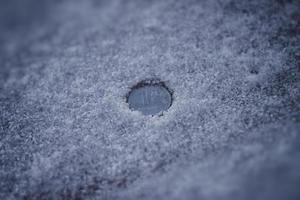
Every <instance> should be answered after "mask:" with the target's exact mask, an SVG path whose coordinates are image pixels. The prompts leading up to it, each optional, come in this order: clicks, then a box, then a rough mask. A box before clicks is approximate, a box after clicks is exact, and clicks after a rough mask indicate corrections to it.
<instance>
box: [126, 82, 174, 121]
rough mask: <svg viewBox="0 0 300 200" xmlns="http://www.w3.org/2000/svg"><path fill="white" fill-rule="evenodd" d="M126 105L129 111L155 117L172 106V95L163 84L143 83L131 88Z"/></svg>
mask: <svg viewBox="0 0 300 200" xmlns="http://www.w3.org/2000/svg"><path fill="white" fill-rule="evenodd" d="M127 103H128V104H129V108H130V109H131V110H137V111H140V112H142V113H143V114H144V115H156V114H159V113H162V112H163V111H166V110H168V108H169V107H170V106H171V105H172V93H171V92H170V90H169V89H168V88H167V87H166V86H165V84H164V83H163V82H155V81H144V82H141V83H139V84H137V85H136V86H135V87H133V88H132V90H131V91H130V93H129V95H128V97H127Z"/></svg>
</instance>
